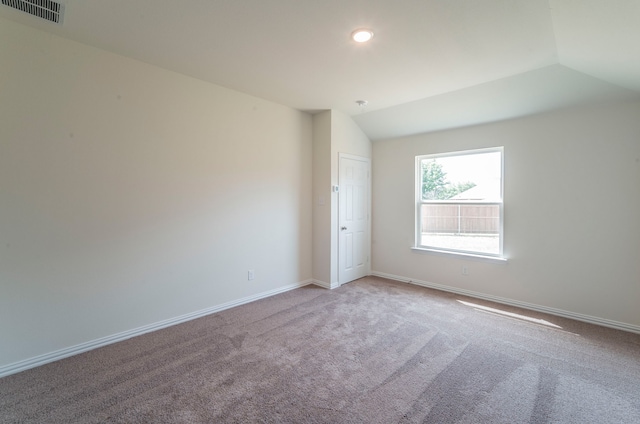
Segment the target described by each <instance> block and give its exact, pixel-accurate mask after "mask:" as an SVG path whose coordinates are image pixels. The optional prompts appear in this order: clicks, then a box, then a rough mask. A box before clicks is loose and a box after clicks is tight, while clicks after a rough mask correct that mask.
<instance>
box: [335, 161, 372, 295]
mask: <svg viewBox="0 0 640 424" xmlns="http://www.w3.org/2000/svg"><path fill="white" fill-rule="evenodd" d="M369 168H370V162H369V159H367V158H361V157H358V156H353V155H347V154H343V153H341V154H340V157H339V169H338V172H339V174H338V187H339V190H338V210H339V213H338V258H339V259H338V281H339V283H340V284H345V283H348V282H349V281H353V280H356V279H358V278H361V277H364V276H366V275H367V272H368V262H369V228H370V226H369V204H370V202H369Z"/></svg>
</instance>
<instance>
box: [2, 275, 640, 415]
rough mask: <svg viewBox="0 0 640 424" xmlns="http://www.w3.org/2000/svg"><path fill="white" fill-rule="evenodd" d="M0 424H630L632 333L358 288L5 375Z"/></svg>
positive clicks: (434, 294) (387, 287)
mask: <svg viewBox="0 0 640 424" xmlns="http://www.w3.org/2000/svg"><path fill="white" fill-rule="evenodd" d="M458 300H462V301H465V302H467V304H463V303H461V302H459V301H458ZM482 306H484V307H490V308H495V309H496V310H491V309H486V308H485V309H483V308H481V307H482ZM501 311H506V312H509V313H510V315H504V313H503V312H501ZM531 318H533V319H536V320H539V321H535V322H534V321H530V320H528V319H531ZM550 324H552V325H555V326H557V327H553V326H549V325H550ZM0 422H2V423H109V422H118V423H228V422H233V423H253V422H267V423H416V422H424V423H509V424H513V423H580V424H586V423H597V424H604V423H615V424H621V423H640V335H636V334H631V333H625V332H621V331H616V330H611V329H606V328H602V327H597V326H592V325H588V324H584V323H579V322H575V321H571V320H567V319H562V318H557V317H552V316H548V315H544V314H540V313H534V312H530V311H524V310H519V309H517V308H510V307H504V306H500V305H495V304H491V303H488V302H483V301H477V300H473V299H469V298H463V297H460V296H455V295H452V294H447V293H442V292H438V291H434V290H428V289H425V288H420V287H415V286H410V285H406V284H401V283H395V282H390V281H387V280H383V279H380V278H374V277H371V278H365V279H362V280H358V281H355V282H353V283H350V284H348V285H346V286H343V287H341V288H339V289H336V290H332V291H329V290H325V289H321V288H317V287H313V286H308V287H304V288H301V289H297V290H294V291H291V292H287V293H283V294H281V295H278V296H274V297H271V298H268V299H263V300H260V301H258V302H254V303H252V304H249V305H244V306H241V307H237V308H234V309H230V310H227V311H224V312H221V313H217V314H214V315H210V316H208V317H205V318H201V319H197V320H194V321H191V322H188V323H185V324H181V325H177V326H174V327H171V328H168V329H164V330H160V331H157V332H155V333H151V334H147V335H144V336H140V337H137V338H134V339H131V340H127V341H124V342H121V343H117V344H114V345H111V346H107V347H104V348H101V349H97V350H94V351H92V352H88V353H86V354H82V355H78V356H75V357H72V358H68V359H65V360H62V361H58V362H56V363H52V364H49V365H45V366H42V367H39V368H36V369H33V370H29V371H25V372H22V373H19V374H16V375H12V376H9V377H5V378H3V379H0Z"/></svg>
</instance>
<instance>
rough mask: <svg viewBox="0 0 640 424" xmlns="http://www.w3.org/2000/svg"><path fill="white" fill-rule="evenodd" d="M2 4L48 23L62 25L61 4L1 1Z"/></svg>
mask: <svg viewBox="0 0 640 424" xmlns="http://www.w3.org/2000/svg"><path fill="white" fill-rule="evenodd" d="M2 4H4V5H5V6H9V7H13V8H14V9H18V10H20V11H21V12H25V13H28V14H30V15H33V16H37V17H38V18H42V19H45V20H47V21H49V22H55V23H56V24H61V23H62V10H63V7H62V4H61V3H58V2H55V1H52V0H2Z"/></svg>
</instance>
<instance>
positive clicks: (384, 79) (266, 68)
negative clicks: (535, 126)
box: [0, 0, 640, 140]
mask: <svg viewBox="0 0 640 424" xmlns="http://www.w3.org/2000/svg"><path fill="white" fill-rule="evenodd" d="M61 3H62V4H63V5H64V6H65V10H64V18H63V23H62V24H61V25H56V24H51V23H48V22H44V21H42V20H40V19H38V18H34V17H32V16H29V15H26V14H24V13H21V12H18V11H16V10H14V9H11V8H9V7H7V6H0V16H3V17H5V18H7V19H11V20H14V21H18V22H21V23H24V24H26V25H31V26H34V27H36V28H39V29H43V30H45V31H49V32H51V33H54V34H57V35H60V36H62V37H65V38H68V39H71V40H75V41H78V42H81V43H85V44H89V45H92V46H96V47H99V48H103V49H106V50H109V51H112V52H114V53H117V54H121V55H124V56H128V57H131V58H135V59H138V60H141V61H143V62H147V63H150V64H153V65H157V66H160V67H162V68H166V69H169V70H173V71H176V72H179V73H182V74H186V75H189V76H192V77H196V78H199V79H202V80H205V81H209V82H212V83H215V84H218V85H221V86H225V87H228V88H232V89H236V90H238V91H241V92H244V93H247V94H251V95H254V96H257V97H261V98H265V99H268V100H272V101H274V102H277V103H281V104H284V105H287V106H290V107H293V108H297V109H300V110H305V111H311V112H313V111H318V110H325V109H336V110H340V111H342V112H344V113H346V114H349V115H352V116H353V119H354V120H355V121H356V123H358V124H359V125H360V126H361V128H362V129H363V130H364V131H365V133H366V134H367V135H368V136H369V137H370V138H371V139H373V140H376V139H383V138H387V137H394V136H398V135H405V134H411V133H418V132H425V131H434V130H440V129H445V128H452V127H459V126H464V125H471V124H477V123H482V122H490V121H495V120H500V119H506V118H511V117H516V116H523V115H527V114H532V113H539V112H544V111H547V110H552V109H557V108H561V107H566V106H572V105H577V104H582V103H589V102H598V101H606V100H612V99H615V100H620V99H638V98H640V0H184V1H175V0H109V1H105V0H62V1H61ZM358 27H367V28H371V29H372V30H373V31H374V33H375V36H374V38H373V40H372V41H371V42H369V43H368V44H364V45H360V44H357V43H355V42H353V41H351V40H350V38H349V36H350V34H351V32H352V31H353V30H354V29H356V28H358ZM356 100H367V101H368V102H369V104H368V106H367V107H366V109H364V110H363V109H362V108H360V107H359V106H357V105H356V103H355V101H356Z"/></svg>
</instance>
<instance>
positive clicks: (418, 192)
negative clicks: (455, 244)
mask: <svg viewBox="0 0 640 424" xmlns="http://www.w3.org/2000/svg"><path fill="white" fill-rule="evenodd" d="M493 152H500V199H499V200H497V201H451V200H423V199H422V168H421V162H422V161H423V160H425V159H437V158H443V157H453V156H464V155H474V154H481V153H493ZM424 204H468V205H498V206H499V220H500V222H499V224H498V230H499V252H498V253H495V254H494V253H489V252H481V251H470V250H460V249H452V248H451V249H450V248H444V247H438V246H429V245H423V244H422V205H424ZM414 225H415V242H414V247H413V249H414V250H419V251H427V252H436V253H445V254H453V255H462V256H466V257H473V258H481V259H482V258H485V259H491V260H497V261H505V260H506V258H505V257H504V250H503V244H504V147H502V146H501V147H490V148H483V149H473V150H464V151H457V152H445V153H437V154H430V155H420V156H416V158H415V224H414Z"/></svg>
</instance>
